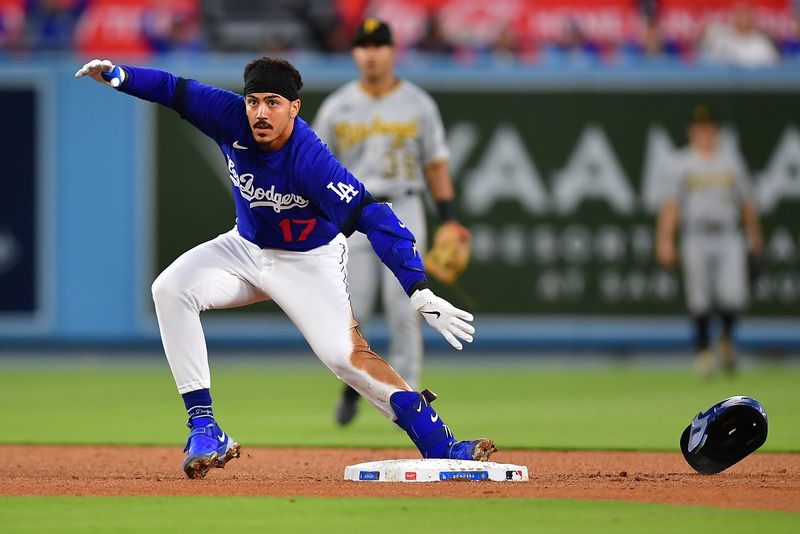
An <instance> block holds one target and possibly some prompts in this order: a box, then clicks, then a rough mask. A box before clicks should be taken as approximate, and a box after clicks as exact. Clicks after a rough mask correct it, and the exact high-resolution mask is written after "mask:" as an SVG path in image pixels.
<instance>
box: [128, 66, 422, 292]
mask: <svg viewBox="0 0 800 534" xmlns="http://www.w3.org/2000/svg"><path fill="white" fill-rule="evenodd" d="M124 69H125V71H126V73H127V78H126V80H125V83H124V84H123V86H122V87H120V90H121V91H123V92H125V93H128V94H131V95H133V96H137V97H139V98H143V99H145V100H149V101H151V102H157V103H159V104H163V105H165V106H168V107H171V108H173V109H175V110H176V111H177V112H178V113H179V114H180V115H181V116H182V117H183V118H184V119H186V120H188V121H189V122H190V123H192V124H193V125H194V126H196V127H197V128H199V129H200V130H201V131H202V132H203V133H205V134H206V135H208V136H209V137H211V138H212V139H214V141H216V142H217V144H218V145H219V147H220V149H221V150H222V153H223V155H224V157H225V160H226V163H227V168H228V176H229V179H230V181H231V187H232V188H233V195H234V200H235V203H236V216H237V221H236V224H237V227H238V230H239V233H240V235H241V236H242V237H244V238H245V239H247V240H248V241H251V242H252V243H255V244H256V245H258V246H259V247H261V248H278V249H285V250H296V251H305V250H311V249H313V248H316V247H319V246H321V245H325V244H327V243H329V242H330V241H331V240H332V239H333V238H334V237H335V236H336V235H337V234H338V233H339V232H342V233H344V234H345V235H350V234H351V233H352V232H353V228H354V226H355V224H356V221H357V220H358V217H359V216H360V213H361V206H362V202H367V199H369V198H370V197H369V193H368V192H367V191H366V189H364V185H363V184H362V183H361V182H359V181H358V180H357V179H356V178H355V177H354V176H353V175H352V174H351V173H350V172H349V171H347V169H345V168H344V166H342V165H341V164H340V163H339V162H338V160H336V158H335V157H334V156H333V155H332V154H331V153H330V151H329V150H328V149H327V147H326V146H325V145H324V144H323V143H322V141H320V139H319V138H318V137H317V135H316V134H315V133H314V132H313V131H312V130H311V128H310V127H309V126H308V124H307V123H306V122H305V121H304V120H302V119H300V118H299V117H297V118H296V119H295V122H294V130H293V132H292V135H291V137H290V138H289V140H288V141H287V143H286V144H285V145H284V146H283V147H281V148H280V149H279V150H276V151H274V152H265V151H262V150H260V149H259V148H258V145H256V143H255V140H254V139H253V137H252V133H251V131H250V126H249V124H248V120H247V115H246V114H245V104H244V98H243V97H242V96H241V95H238V94H236V93H233V92H230V91H226V90H224V89H220V88H217V87H212V86H208V85H203V84H201V83H199V82H197V81H195V80H185V79H183V78H178V77H176V76H174V75H172V74H170V73H167V72H164V71H159V70H155V69H146V68H140V67H129V66H125V67H124ZM423 277H424V275H423Z"/></svg>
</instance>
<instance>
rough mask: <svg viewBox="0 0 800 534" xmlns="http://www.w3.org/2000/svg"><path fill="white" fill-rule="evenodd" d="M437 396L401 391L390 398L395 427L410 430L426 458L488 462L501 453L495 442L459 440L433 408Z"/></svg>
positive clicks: (413, 439)
mask: <svg viewBox="0 0 800 534" xmlns="http://www.w3.org/2000/svg"><path fill="white" fill-rule="evenodd" d="M434 400H436V394H435V393H433V392H431V391H430V390H427V389H426V390H425V391H422V392H420V393H418V392H416V391H397V392H395V393H393V394H392V396H391V397H390V399H389V402H390V403H391V406H392V410H394V413H395V415H397V419H396V420H395V424H397V426H399V427H400V428H402V429H403V430H405V431H406V433H407V434H408V437H410V438H411V441H413V442H414V445H416V446H417V449H419V452H420V453H422V457H423V458H445V459H450V460H474V461H478V462H485V461H487V460H488V459H489V457H490V456H491V455H492V453H495V452H497V447H495V445H494V441H492V440H490V439H486V438H478V439H474V440H470V441H457V440H456V438H455V437H454V436H453V433H452V432H451V431H450V427H448V426H447V425H446V424H444V422H443V421H442V418H441V417H439V414H437V413H436V411H435V410H434V409H433V407H432V406H431V403H432V402H433V401H434Z"/></svg>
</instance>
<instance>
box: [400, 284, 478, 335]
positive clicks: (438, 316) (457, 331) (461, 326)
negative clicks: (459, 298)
mask: <svg viewBox="0 0 800 534" xmlns="http://www.w3.org/2000/svg"><path fill="white" fill-rule="evenodd" d="M411 305H412V306H414V309H416V310H417V311H418V312H420V313H421V314H422V316H423V317H425V320H426V321H428V324H429V325H431V326H432V327H434V328H435V329H436V330H438V331H439V333H440V334H442V335H443V336H444V338H445V339H446V340H447V342H448V343H450V344H451V345H453V347H455V348H456V350H461V349H462V345H461V342H460V341H459V339H462V340H464V341H466V342H467V343H472V334H474V333H475V328H474V327H473V326H472V325H471V324H469V323H468V322H467V321H472V319H473V317H472V314H471V313H469V312H465V311H464V310H459V309H458V308H456V307H455V306H453V305H452V304H450V303H449V302H447V301H446V300H444V299H443V298H439V297H437V296H436V295H434V294H433V291H431V290H430V289H418V290H416V291H414V294H413V295H411Z"/></svg>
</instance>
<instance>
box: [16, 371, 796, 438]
mask: <svg viewBox="0 0 800 534" xmlns="http://www.w3.org/2000/svg"><path fill="white" fill-rule="evenodd" d="M448 366H449V367H445V366H443V364H439V365H437V366H432V367H429V368H428V369H427V371H426V373H425V381H424V383H425V384H426V386H428V387H430V388H431V389H433V390H434V391H436V392H437V393H438V394H439V397H440V398H439V400H438V401H437V403H436V407H437V408H438V410H439V412H440V413H441V414H442V416H443V418H444V420H445V421H446V422H447V423H448V424H449V425H450V426H451V427H452V428H453V429H454V431H455V433H456V436H457V437H462V439H463V438H469V437H475V436H479V435H481V436H483V435H485V436H489V437H492V438H494V439H495V440H496V441H497V442H498V444H499V445H500V447H502V448H537V449H538V448H552V449H623V450H624V449H631V450H670V451H672V450H677V444H678V438H679V436H680V433H681V432H682V431H683V429H684V427H685V426H686V425H687V424H688V423H689V421H690V420H691V418H692V417H693V416H694V415H695V414H696V412H697V411H699V410H701V409H705V408H707V407H708V406H710V405H711V404H713V403H714V402H716V401H718V400H721V399H723V398H725V397H728V396H731V395H738V394H746V395H750V396H752V397H755V398H756V399H758V400H759V401H761V403H762V404H763V405H764V406H765V408H766V410H767V413H768V414H769V418H770V420H769V422H770V429H769V438H768V439H767V443H766V444H765V445H764V447H763V448H762V450H764V451H798V450H800V425H797V424H796V422H797V417H796V413H797V400H796V399H797V396H796V390H797V384H798V383H800V369H798V368H796V367H789V368H783V367H758V368H754V369H751V370H747V371H746V372H744V373H742V374H740V375H739V376H737V377H734V378H725V377H719V378H717V379H715V380H712V381H711V382H708V383H704V382H701V381H699V380H697V379H696V378H695V377H694V376H693V375H692V374H691V372H690V370H689V369H688V368H687V369H653V368H641V367H600V368H593V369H592V368H574V369H573V368H569V369H568V368H549V367H547V368H538V367H533V366H524V365H518V366H514V365H507V366H504V367H489V368H488V369H486V370H482V369H479V368H477V367H475V365H474V364H472V365H470V366H466V367H465V366H459V364H458V363H457V362H454V363H452V364H448ZM213 376H214V384H213V388H212V393H213V395H214V405H215V412H216V414H217V417H218V419H219V420H220V421H221V422H222V424H223V428H224V429H225V430H226V431H228V432H230V433H231V434H233V435H234V436H235V437H236V439H237V440H239V441H241V442H242V443H247V445H248V446H254V445H273V446H278V445H280V446H284V445H285V446H295V445H300V446H358V447H376V446H378V447H380V446H400V447H408V446H410V443H409V441H408V439H407V438H406V436H405V435H404V434H403V433H402V432H401V431H399V429H397V428H396V427H395V426H394V425H392V424H390V423H388V422H387V421H386V420H385V419H383V418H382V417H380V416H379V415H378V414H377V413H376V412H375V411H374V410H373V409H372V408H371V407H370V406H369V405H367V404H366V403H362V404H361V408H362V411H361V413H360V414H359V416H358V419H356V421H355V423H354V424H353V425H352V426H351V427H348V428H344V429H342V428H338V427H337V426H336V425H335V424H334V423H333V420H332V412H333V405H334V402H335V400H336V398H337V396H338V394H339V390H340V383H339V382H338V381H337V380H336V379H335V378H334V377H333V376H332V375H331V374H330V373H329V372H328V371H327V370H325V369H324V368H323V367H322V366H321V365H320V364H318V363H317V365H313V366H286V365H283V366H282V365H275V364H272V365H271V364H269V362H267V363H263V362H259V361H254V362H252V363H241V362H240V363H237V364H235V365H226V364H223V363H217V365H216V366H215V368H214V375H213ZM0 403H2V406H3V408H4V410H3V411H4V414H3V427H2V428H3V431H2V433H0V443H107V444H153V445H156V444H158V445H170V446H178V445H181V444H182V443H183V440H184V439H185V436H186V429H185V427H184V426H183V422H184V419H185V412H184V410H183V405H182V402H181V400H180V397H179V396H178V394H177V392H176V391H175V387H174V383H173V381H172V376H171V374H170V372H169V369H168V368H167V365H166V362H163V363H148V364H139V365H134V364H113V365H108V364H106V365H98V364H97V363H96V362H95V363H92V364H86V365H80V364H76V365H71V366H64V365H61V366H59V365H54V366H42V365H37V366H32V367H20V366H4V367H2V368H0Z"/></svg>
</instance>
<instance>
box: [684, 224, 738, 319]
mask: <svg viewBox="0 0 800 534" xmlns="http://www.w3.org/2000/svg"><path fill="white" fill-rule="evenodd" d="M681 257H682V260H683V275H684V276H683V279H684V290H685V292H686V302H687V307H688V308H689V311H690V312H691V313H693V314H706V313H709V312H711V311H712V310H713V308H714V307H715V306H717V307H719V308H721V309H722V310H723V311H730V312H741V311H743V310H744V308H745V306H746V305H747V300H748V291H747V244H746V242H745V239H744V236H743V235H742V234H741V233H740V232H725V233H719V234H706V233H687V234H686V235H684V236H683V237H682V239H681Z"/></svg>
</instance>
